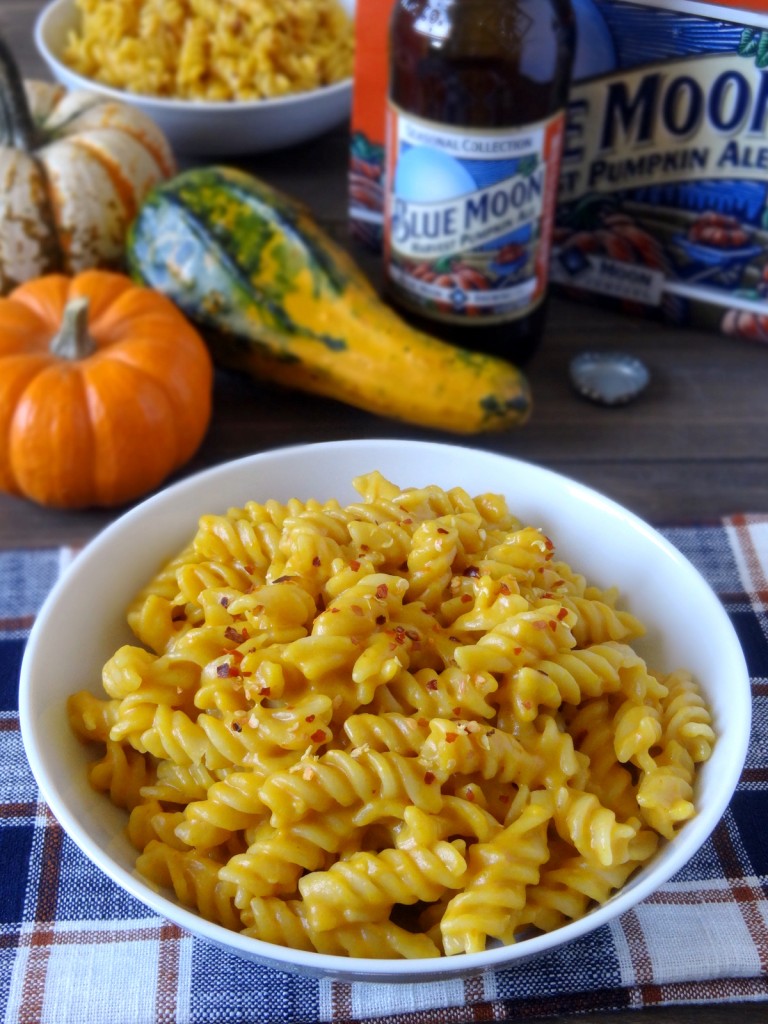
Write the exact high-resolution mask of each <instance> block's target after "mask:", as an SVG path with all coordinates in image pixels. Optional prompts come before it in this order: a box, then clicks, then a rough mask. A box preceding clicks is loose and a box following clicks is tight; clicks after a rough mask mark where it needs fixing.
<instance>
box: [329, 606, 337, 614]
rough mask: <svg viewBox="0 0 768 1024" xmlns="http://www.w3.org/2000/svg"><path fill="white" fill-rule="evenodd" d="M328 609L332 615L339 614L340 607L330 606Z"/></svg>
mask: <svg viewBox="0 0 768 1024" xmlns="http://www.w3.org/2000/svg"><path fill="white" fill-rule="evenodd" d="M328 611H329V612H330V613H331V614H332V615H338V614H339V611H340V609H339V608H334V607H332V608H329V609H328Z"/></svg>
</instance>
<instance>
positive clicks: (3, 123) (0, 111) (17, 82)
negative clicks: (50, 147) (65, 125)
mask: <svg viewBox="0 0 768 1024" xmlns="http://www.w3.org/2000/svg"><path fill="white" fill-rule="evenodd" d="M37 137H38V131H37V128H36V126H35V122H34V121H33V119H32V114H31V112H30V109H29V103H28V102H27V94H26V92H25V91H24V83H23V81H22V78H21V75H20V74H19V69H18V67H17V66H16V61H15V60H14V59H13V55H12V53H11V51H10V49H9V48H8V45H7V43H6V42H5V40H4V39H3V38H2V36H0V144H3V145H6V146H11V147H13V148H14V149H23V150H25V151H26V152H30V153H31V152H32V151H33V150H34V149H35V148H36V143H37Z"/></svg>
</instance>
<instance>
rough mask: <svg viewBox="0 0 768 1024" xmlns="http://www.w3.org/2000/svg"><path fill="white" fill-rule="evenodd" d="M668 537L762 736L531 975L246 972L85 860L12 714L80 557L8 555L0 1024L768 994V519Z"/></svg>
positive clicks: (589, 1006) (365, 1017) (515, 970)
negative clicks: (683, 862)
mask: <svg viewBox="0 0 768 1024" xmlns="http://www.w3.org/2000/svg"><path fill="white" fill-rule="evenodd" d="M662 532H663V533H664V534H665V536H666V537H667V538H668V539H669V540H670V541H671V542H672V543H673V544H675V545H676V546H677V547H678V548H679V549H681V550H682V551H683V553H684V554H685V555H686V556H687V557H688V558H689V559H690V560H691V561H692V562H693V563H694V564H695V565H696V566H697V567H698V568H699V570H700V571H701V572H702V573H703V574H704V576H705V577H706V578H707V579H708V580H709V582H710V583H711V585H712V586H713V587H714V589H715V590H716V591H717V593H718V594H719V595H720V598H721V599H722V601H723V603H724V605H725V607H726V609H727V611H728V613H729V614H730V616H731V619H732V621H733V623H734V626H735V628H736V630H737V632H738V634H739V637H740V638H741V641H742V644H743V646H744V650H745V653H746V656H747V659H748V663H749V669H750V675H751V677H752V686H753V702H754V725H753V735H752V739H751V745H750V750H749V755H748V759H747V764H746V767H745V770H744V773H743V776H742V779H741V782H740V785H739V787H738V791H737V793H736V795H735V797H734V799H733V802H732V804H731V806H730V808H729V810H728V811H727V813H726V814H725V816H724V818H723V820H722V821H721V823H720V824H719V826H718V827H717V829H716V830H715V832H714V834H713V836H712V837H711V839H710V840H709V841H708V842H707V843H706V844H705V846H704V847H703V849H702V850H701V851H700V852H699V853H698V855H697V856H696V857H695V858H694V860H693V861H692V862H691V863H690V864H688V866H687V867H686V868H685V869H684V870H683V871H681V872H680V874H678V875H677V876H676V877H675V878H673V879H672V880H671V881H670V882H669V883H668V884H667V885H665V886H664V887H663V889H662V890H661V891H660V892H657V893H656V894H655V895H653V896H652V897H650V898H649V899H647V900H646V901H645V902H644V903H642V904H640V905H639V906H637V907H636V908H635V909H634V910H632V911H630V912H628V913H626V914H625V915H623V916H622V917H621V918H619V919H618V920H615V921H613V922H612V923H611V924H609V925H605V926H604V927H602V928H600V929H598V930H597V931H595V932H593V933H592V934H591V935H588V936H586V937H584V938H583V939H581V940H579V941H576V942H574V943H572V944H570V945H568V946H567V947H565V948H562V949H558V950H557V951H555V952H551V953H549V954H545V955H542V956H541V957H538V958H535V959H533V960H528V961H526V962H525V963H524V964H522V965H520V966H516V967H511V968H509V969H507V970H501V971H498V972H491V973H488V974H487V975H485V976H483V977H478V978H473V979H470V980H467V981H460V980H454V981H446V982H440V983H436V984H432V983H423V984H421V985H416V986H394V985H378V984H376V985H371V984H355V985H349V984H341V983H337V982H331V981H326V980H323V981H318V980H315V979H311V978H304V977H294V976H291V975H287V974H282V973H280V972H278V971H271V970H268V969H266V968H263V967H259V966H256V965H253V964H250V963H245V962H243V961H241V960H239V959H238V958H236V957H234V956H231V955H229V954H227V953H225V952H223V951H221V950H220V949H218V948H214V947H211V946H209V945H207V944H206V943H203V942H201V941H199V940H197V939H194V938H192V937H191V936H190V935H188V934H186V933H185V932H183V931H181V930H180V929H179V928H177V927H176V926H174V925H171V924H169V923H168V922H166V921H164V920H162V919H159V918H157V917H156V916H155V915H154V913H153V912H151V911H150V910H148V909H147V908H146V907H144V906H143V905H142V904H140V903H138V902H136V901H135V900H134V899H133V898H131V897H129V896H127V895H126V894H125V893H124V892H123V891H122V890H120V889H119V888H117V887H116V886H115V885H114V884H113V883H112V882H110V881H109V880H108V879H107V878H106V876H104V875H103V874H102V873H101V872H100V871H99V870H98V869H97V868H95V867H93V866H92V865H91V864H90V862H89V861H88V860H86V858H85V857H84V856H83V855H82V854H81V853H80V852H79V851H78V849H77V848H76V847H75V846H74V844H73V843H71V842H70V840H69V839H68V837H67V836H66V835H65V834H64V832H63V831H62V829H61V827H60V826H59V825H58V823H57V822H56V820H55V819H54V818H53V816H52V815H51V813H50V811H49V810H48V808H47V807H46V806H45V805H44V804H43V803H42V802H41V800H40V796H39V794H38V791H37V787H36V785H35V781H34V779H33V777H32V774H31V772H30V770H29V767H28V765H27V761H26V758H25V756H24V750H23V747H22V742H21V736H20V733H19V720H18V705H17V683H18V673H19V666H20V663H21V657H22V652H23V648H24V643H25V638H26V636H27V633H28V631H29V628H30V626H31V625H32V621H33V618H34V615H35V612H36V610H37V609H38V608H39V606H40V604H41V602H42V600H43V598H44V596H45V595H46V593H47V592H48V590H49V589H50V587H51V586H52V585H53V583H54V581H55V579H56V578H57V576H58V574H59V572H60V571H61V569H62V567H63V565H64V564H65V563H66V561H67V559H68V556H69V553H68V552H67V551H65V550H62V551H52V550H46V551H36V552H31V551H22V552H0V702H1V703H0V763H2V765H3V771H2V773H1V774H0V865H2V873H1V874H0V937H1V938H0V1014H1V1015H2V1020H3V1021H6V1022H13V1024H32V1022H35V1024H37V1022H41V1021H44V1022H46V1024H76V1022H80V1021H88V1022H89V1024H182V1022H202V1024H277V1022H280V1024H283V1022H285V1024H314V1022H320V1021H334V1022H338V1024H343V1022H349V1021H374V1022H379V1024H382V1022H383V1021H384V1020H386V1021H388V1022H390V1024H438V1022H439V1024H452V1022H454V1024H466V1022H468V1021H480V1020H483V1021H489V1020H504V1019H507V1018H510V1017H511V1018H513V1019H514V1018H517V1019H519V1018H532V1017H546V1016H553V1015H557V1014H575V1013H579V1012H582V1013H583V1012H588V1011H595V1012H597V1011H601V1010H620V1009H623V1008H633V1007H634V1008H636V1007H643V1006H653V1005H662V1004H667V1005H669V1004H682V1003H717V1002H743V1001H746V1000H755V1001H757V1000H766V999H768V883H767V882H766V879H767V878H768V831H767V830H766V829H765V828H764V827H760V823H762V822H764V821H765V820H766V817H767V816H768V516H740V517H736V516H734V517H732V518H730V519H727V520H724V521H723V522H721V523H717V524H712V525H690V526H674V527H669V528H666V529H663V531H662ZM767 1012H768V1010H767Z"/></svg>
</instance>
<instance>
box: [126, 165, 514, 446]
mask: <svg viewBox="0 0 768 1024" xmlns="http://www.w3.org/2000/svg"><path fill="white" fill-rule="evenodd" d="M127 255H128V262H129V267H130V269H131V272H132V273H133V274H134V276H136V277H137V278H138V279H139V280H140V281H142V282H143V283H145V284H148V285H150V286H152V287H153V288H156V289H157V290H158V291H162V292H164V293H165V294H166V295H168V296H169V297H170V298H171V299H173V301H174V302H176V304H177V305H178V306H179V307H180V308H181V309H182V310H183V311H184V313H185V314H186V315H187V316H188V317H189V318H190V319H192V320H193V321H195V322H196V323H197V325H198V326H199V327H200V328H201V329H202V331H203V333H204V334H205V335H206V336H207V337H208V341H209V343H210V345H211V348H212V352H213V356H214V360H215V361H217V362H218V363H219V364H220V365H223V366H226V367H229V368H234V369H239V370H242V371H245V372H247V373H250V374H252V375H253V376H254V377H257V378H259V379H266V380H270V381H274V382H277V383H279V384H282V385H285V386H288V387H292V388H298V389H300V390H304V391H309V392H313V393H316V394H321V395H325V396H328V397H331V398H334V399H337V400H339V401H342V402H346V403H348V404H350V405H354V406H358V407H360V408H363V409H366V410H368V411H369V412H373V413H377V414H379V415H383V416H389V417H392V418H394V419H400V420H404V421H407V422H410V423H415V424H418V425H421V426H426V427H431V428H437V429H442V430H447V431H454V432H459V433H475V432H479V431H489V430H501V429H505V428H507V427H510V426H512V425H515V424H520V423H523V422H524V421H525V420H526V419H527V417H528V415H529V413H530V408H531V398H530V392H529V388H528V384H527V381H526V379H525V377H524V376H523V375H522V374H521V372H520V371H519V370H518V369H517V368H516V367H514V366H512V365H511V364H510V363H507V362H505V361H504V360H501V359H498V358H494V357H492V356H487V355H483V354H481V353H478V352H470V351H468V350H466V349H463V348H459V347H457V346H454V345H449V344H446V343H444V342H442V341H439V340H437V339H436V338H433V337H431V336H430V335H428V334H424V333H422V332H420V331H417V330H414V329H413V328H412V327H411V326H409V325H408V324H406V323H405V322H404V321H403V320H402V319H401V318H400V317H399V316H397V315H396V313H395V312H394V311H393V310H392V309H391V308H390V307H389V306H388V305H387V304H386V303H384V302H383V301H382V300H381V299H380V298H379V297H378V295H377V294H376V291H375V289H374V288H373V287H372V285H371V284H370V283H369V281H368V280H367V278H366V277H365V276H364V274H363V273H362V272H361V270H360V269H359V268H358V267H357V265H356V264H355V262H354V260H353V259H352V258H351V257H350V255H349V254H348V253H347V252H346V251H345V250H344V249H342V247H341V246H340V245H338V244H337V243H335V242H334V241H333V240H332V239H331V238H330V237H329V236H328V235H327V234H326V233H325V232H324V231H323V230H322V229H321V228H320V226H319V225H318V224H317V223H316V221H315V220H314V219H313V218H312V216H311V215H310V213H309V212H308V211H307V210H306V209H305V208H304V207H303V206H301V205H300V204H298V203H297V202H295V201H294V200H292V199H291V198H289V197H287V196H286V195H284V194H282V193H280V192H278V191H276V190H275V189H273V188H271V187H270V186H268V185H267V184H265V183H264V182H263V181H260V180H259V179H257V178H255V177H253V176H252V175H249V174H246V173H243V172H241V171H237V170H233V169H230V168H224V167H205V168H197V169H192V170H189V171H186V172H184V173H182V174H179V175H178V176H176V177H175V178H173V179H171V180H170V181H167V182H163V183H161V184H159V185H158V186H156V187H155V188H153V189H152V191H151V193H150V195H149V197H148V199H147V201H146V202H145V203H144V204H143V206H142V208H141V210H140V212H139V215H138V217H137V219H136V221H135V222H134V224H133V226H132V228H131V231H130V232H129V237H128V247H127Z"/></svg>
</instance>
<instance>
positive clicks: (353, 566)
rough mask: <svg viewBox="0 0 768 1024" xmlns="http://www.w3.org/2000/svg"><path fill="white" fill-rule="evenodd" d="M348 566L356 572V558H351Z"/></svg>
mask: <svg viewBox="0 0 768 1024" xmlns="http://www.w3.org/2000/svg"><path fill="white" fill-rule="evenodd" d="M349 568H350V569H351V570H352V572H357V570H358V569H359V568H360V563H359V562H358V560H357V559H356V558H353V559H352V561H351V562H350V563H349Z"/></svg>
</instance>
